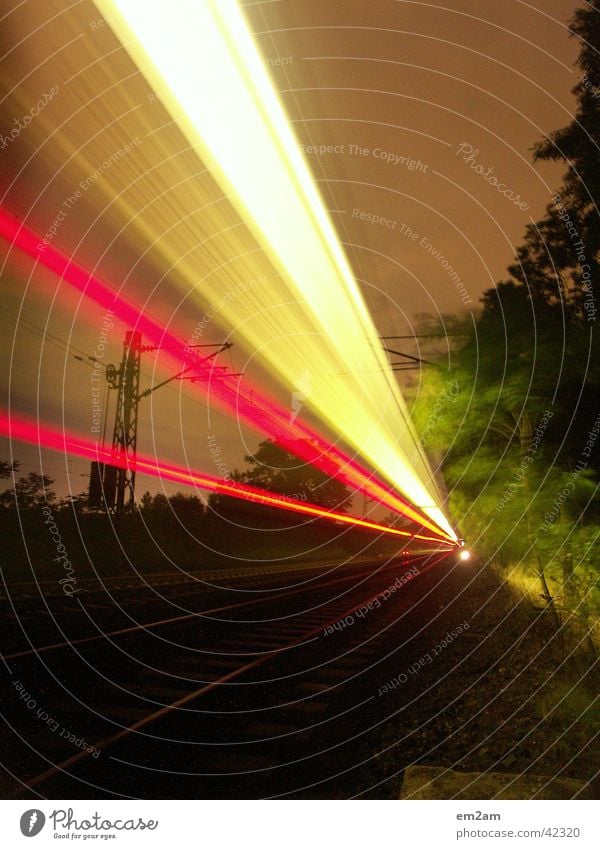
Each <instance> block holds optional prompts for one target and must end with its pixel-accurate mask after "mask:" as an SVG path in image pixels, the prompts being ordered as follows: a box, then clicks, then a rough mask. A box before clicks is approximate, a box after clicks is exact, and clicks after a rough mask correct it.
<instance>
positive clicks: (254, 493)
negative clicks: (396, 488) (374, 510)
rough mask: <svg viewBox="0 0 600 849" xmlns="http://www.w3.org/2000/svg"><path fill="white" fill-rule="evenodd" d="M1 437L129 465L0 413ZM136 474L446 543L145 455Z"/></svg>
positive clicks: (77, 439) (76, 438)
mask: <svg viewBox="0 0 600 849" xmlns="http://www.w3.org/2000/svg"><path fill="white" fill-rule="evenodd" d="M0 435H2V436H6V437H8V438H9V439H16V440H18V441H20V442H28V443H30V444H33V445H39V446H41V447H43V448H48V449H50V450H51V451H57V452H60V453H63V454H65V453H66V454H71V455H74V456H77V457H83V458H85V459H86V460H98V461H99V462H101V463H109V464H113V465H119V466H120V467H121V468H126V467H127V464H126V463H125V462H123V461H121V462H119V460H118V459H116V458H115V457H114V456H113V455H112V454H111V451H110V450H108V449H104V450H102V449H101V448H100V446H99V444H98V443H96V442H92V441H91V440H89V439H86V438H85V437H83V436H80V435H79V434H68V433H66V432H64V431H60V430H57V429H56V428H51V427H48V426H46V425H42V424H40V423H38V422H32V421H29V420H27V419H25V418H22V417H19V416H14V415H9V414H8V413H6V412H4V411H0ZM135 468H136V471H138V472H140V473H142V474H146V475H150V476H152V477H156V478H159V479H161V480H169V481H173V482H174V483H179V484H182V485H183V486H191V487H194V488H200V489H204V490H208V491H210V492H216V493H219V494H221V495H228V496H230V497H232V498H238V499H241V500H243V501H250V502H253V503H255V504H264V505H265V506H268V507H277V508H278V509H281V510H287V511H289V512H292V513H301V514H303V515H305V516H311V517H313V518H318V519H328V520H330V521H334V522H340V523H343V524H346V525H353V526H356V527H359V528H366V529H368V530H373V531H379V532H380V533H385V534H391V535H394V536H400V537H403V538H405V539H406V538H407V537H408V538H410V539H416V540H421V541H425V542H435V543H440V542H443V543H445V544H447V543H446V541H445V540H440V538H439V537H437V536H436V537H430V536H426V535H424V534H412V533H410V532H409V531H401V530H398V529H397V528H388V527H386V526H385V525H380V524H379V523H378V522H371V521H369V520H367V519H359V518H357V517H354V516H347V515H346V514H345V513H338V512H337V511H335V510H326V509H324V508H322V507H319V506H317V505H316V504H308V503H306V502H304V501H296V500H294V499H291V498H287V497H283V496H281V495H277V493H271V492H268V491H266V490H263V489H258V488H257V487H253V486H248V485H247V484H237V483H235V484H232V483H226V482H225V481H223V480H220V479H219V478H215V477H212V476H211V475H206V474H204V473H203V472H194V471H191V470H189V469H185V468H183V467H180V466H173V465H171V464H168V463H161V462H158V461H157V460H153V459H152V458H151V457H146V456H144V455H143V454H138V455H137V460H136V464H135Z"/></svg>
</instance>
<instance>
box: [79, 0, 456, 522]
mask: <svg viewBox="0 0 600 849" xmlns="http://www.w3.org/2000/svg"><path fill="white" fill-rule="evenodd" d="M95 3H96V6H98V8H99V9H100V10H101V12H102V14H103V16H104V18H105V19H106V20H107V22H108V23H109V25H110V26H111V28H112V29H113V31H114V32H115V34H116V35H117V36H118V38H119V39H120V41H121V43H122V44H123V45H124V47H125V48H126V50H127V51H128V53H129V54H130V56H131V57H132V59H133V60H134V62H135V63H136V64H137V66H138V68H139V69H140V70H141V72H142V73H143V74H144V76H145V78H146V79H147V81H148V82H149V84H150V85H151V86H152V88H153V89H154V91H155V92H156V93H157V95H158V96H159V98H160V99H161V101H162V103H163V105H164V106H165V108H166V109H167V110H168V112H169V113H170V114H171V116H172V117H173V119H174V120H175V121H176V122H177V124H178V126H179V128H180V129H181V131H182V132H183V133H184V135H185V136H186V138H187V140H188V142H189V143H190V145H191V146H192V148H193V149H194V150H195V151H196V152H197V154H198V155H199V157H200V158H201V159H202V161H203V162H204V163H205V164H206V165H208V166H209V168H210V170H211V174H212V176H213V177H214V178H215V179H216V180H217V182H218V183H219V184H220V185H221V188H222V190H223V191H224V192H225V194H227V195H229V196H230V200H231V201H232V203H233V204H234V205H235V207H236V209H237V211H238V213H239V215H240V216H241V217H242V219H243V220H244V221H245V223H246V224H247V226H248V227H249V228H250V229H251V231H252V233H253V235H254V236H255V238H256V240H257V241H258V243H259V244H260V245H261V247H262V248H263V249H264V251H265V253H266V255H267V257H268V259H269V261H270V263H271V264H272V266H273V267H274V268H275V269H276V270H277V272H278V275H275V276H274V277H273V278H272V279H270V280H269V281H266V282H265V283H263V284H262V285H261V286H260V287H256V288H255V289H253V290H252V292H251V293H250V294H249V295H248V297H247V298H245V301H246V303H245V304H244V305H240V303H239V299H237V300H235V299H232V300H231V301H230V302H227V303H224V304H222V307H221V313H222V316H223V319H224V320H225V321H226V322H227V323H228V324H229V325H230V326H235V327H236V338H239V337H243V339H244V341H245V343H246V345H247V347H248V348H250V349H251V350H257V352H258V355H259V357H260V358H261V359H262V361H263V362H264V363H265V364H266V365H268V366H269V367H270V370H271V372H272V373H274V374H275V375H276V376H277V377H278V378H279V379H280V380H281V379H282V380H283V381H284V382H286V383H287V384H288V385H291V386H295V385H296V384H297V382H298V381H299V379H301V376H302V375H304V374H305V373H307V372H308V375H309V383H310V389H309V391H308V392H306V393H305V394H306V398H305V400H304V403H305V404H306V405H307V406H308V407H310V408H311V409H312V410H313V412H314V413H315V414H316V415H317V416H318V417H320V418H321V419H322V420H323V421H325V422H327V424H328V425H329V426H330V427H331V428H332V429H333V430H334V431H335V432H336V433H338V434H339V435H340V437H341V438H342V439H343V441H344V442H345V443H347V444H349V445H351V446H352V447H353V448H354V449H355V450H356V451H357V452H358V454H359V455H360V456H361V457H363V458H365V459H367V460H368V462H369V463H370V464H371V465H372V466H373V468H374V469H376V470H377V472H378V473H379V474H381V475H382V476H383V477H384V478H385V479H387V480H388V481H389V482H390V483H391V484H392V485H393V486H394V487H395V488H397V489H398V490H399V491H400V492H401V493H403V494H404V496H405V497H406V498H408V499H409V500H410V501H411V502H412V503H413V504H414V505H415V506H417V507H418V508H419V509H420V510H421V511H422V512H423V513H425V514H426V515H427V516H429V518H430V519H431V520H432V521H433V522H434V523H435V524H436V525H437V526H438V527H439V528H441V529H442V530H443V531H444V532H445V533H447V534H449V535H450V536H451V537H452V539H456V535H455V533H454V531H453V530H452V528H451V526H450V524H449V522H448V520H447V519H446V516H445V515H444V512H443V510H442V507H441V501H442V499H441V496H440V493H439V490H438V487H437V485H436V483H435V480H434V478H433V474H432V472H431V468H430V466H429V463H428V461H427V458H426V456H425V454H424V452H423V450H422V448H421V446H420V445H419V444H418V441H417V439H416V434H415V431H414V427H413V425H412V423H411V421H410V417H409V414H408V410H407V408H406V404H405V402H404V399H403V398H402V395H401V393H400V390H399V388H398V386H397V384H396V381H395V379H394V376H393V374H392V372H391V370H390V368H389V364H388V361H387V358H386V356H385V355H384V353H383V351H382V348H381V343H380V341H379V337H378V334H377V331H376V328H375V326H374V323H373V321H372V318H371V316H370V314H369V312H368V309H367V307H366V304H365V302H364V299H363V297H362V294H361V292H360V289H359V287H358V285H357V283H356V281H355V279H354V276H353V273H352V269H351V267H350V265H349V263H348V260H347V258H346V256H345V254H344V251H343V249H342V247H341V245H340V243H339V240H338V238H337V235H336V232H335V229H334V226H333V224H332V222H331V220H330V217H329V215H328V213H327V210H326V208H325V206H324V204H323V201H322V199H321V197H320V195H319V192H318V190H317V187H316V184H315V182H314V180H313V178H312V176H311V173H310V170H309V168H308V165H307V163H306V162H305V160H304V157H303V154H302V152H301V150H300V148H299V145H298V143H297V141H296V138H295V136H294V134H293V132H292V130H291V128H290V125H289V122H288V120H287V117H286V114H285V111H284V109H283V107H282V104H281V103H280V101H279V98H278V95H277V93H276V91H275V89H274V87H273V85H272V83H271V80H270V77H269V75H268V73H267V71H266V69H265V66H264V63H263V61H262V59H261V56H260V53H259V51H258V49H257V47H256V45H255V43H254V40H253V37H252V34H251V32H250V30H249V29H248V26H247V24H246V22H245V19H244V17H243V15H242V12H241V10H240V8H239V7H238V5H237V3H235V2H234V0H170V2H169V3H168V4H162V3H161V4H159V3H152V2H150V3H148V2H147V0H95ZM159 249H162V250H163V251H164V252H165V253H168V254H169V255H170V256H173V247H172V246H170V247H166V246H164V247H162V248H159ZM179 270H180V271H182V272H184V276H185V277H187V279H188V280H189V282H190V283H191V284H192V285H194V286H195V285H196V282H197V279H198V269H197V268H196V269H194V268H193V262H192V261H191V260H189V261H186V260H184V261H182V262H181V263H180V264H179ZM229 273H231V272H229ZM192 281H193V282H192ZM222 282H223V281H222V280H221V281H220V284H221V286H222ZM202 295H203V296H204V297H205V298H211V297H212V298H214V297H218V295H219V279H218V277H217V278H215V279H214V280H204V281H203V289H202ZM282 303H284V304H285V303H287V304H288V307H287V309H283V308H281V304H282ZM273 304H278V305H279V307H278V309H277V311H276V313H274V312H273ZM249 306H251V308H252V320H248V309H249ZM365 373H367V374H368V375H369V380H368V383H366V382H363V381H361V379H360V375H361V374H363V375H364V374H365Z"/></svg>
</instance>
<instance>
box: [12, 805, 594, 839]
mask: <svg viewBox="0 0 600 849" xmlns="http://www.w3.org/2000/svg"><path fill="white" fill-rule="evenodd" d="M599 813H600V812H599V810H598V803H597V802H593V801H570V802H563V801H561V802H555V801H539V802H535V801H534V802H521V801H506V802H490V801H485V802H479V801H473V802H461V801H439V802H428V801H398V802H385V801H335V802H332V801H279V802H275V801H274V802H271V803H269V802H266V801H202V800H200V801H195V800H194V801H178V800H176V801H169V800H167V801H160V800H159V801H101V800H100V801H95V800H83V801H71V802H69V801H50V802H48V801H43V800H37V801H33V800H27V801H24V802H19V801H12V800H11V801H4V802H1V803H0V846H2V847H3V849H5V847H11V849H12V847H23V846H27V845H30V846H39V847H42V846H47V845H49V844H52V845H54V846H57V845H66V841H69V842H71V843H73V842H75V843H78V844H79V845H82V844H85V845H90V844H92V845H96V846H100V845H107V844H108V845H114V846H119V847H126V846H127V847H129V846H148V847H150V846H161V847H165V849H180V847H188V846H189V847H194V848H195V849H197V847H202V846H208V847H211V849H220V847H225V849H229V847H232V849H233V847H236V849H237V848H238V847H244V849H246V847H251V849H252V847H257V849H258V847H260V849H309V847H310V849H325V847H331V849H370V847H373V846H374V845H379V846H385V847H387V846H389V847H401V846H402V847H404V846H419V847H432V849H433V848H434V847H435V849H446V847H449V846H457V847H471V849H476V847H481V846H494V847H500V846H502V847H504V846H506V847H513V849H517V847H531V849H533V847H546V846H553V847H555V849H558V847H576V849H592V847H593V849H597V847H598V846H600V829H599V826H598V822H599V816H598V814H599ZM30 839H31V840H34V841H35V842H34V843H31V844H28V840H30ZM59 841H61V842H62V843H59ZM117 841H118V842H117Z"/></svg>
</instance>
